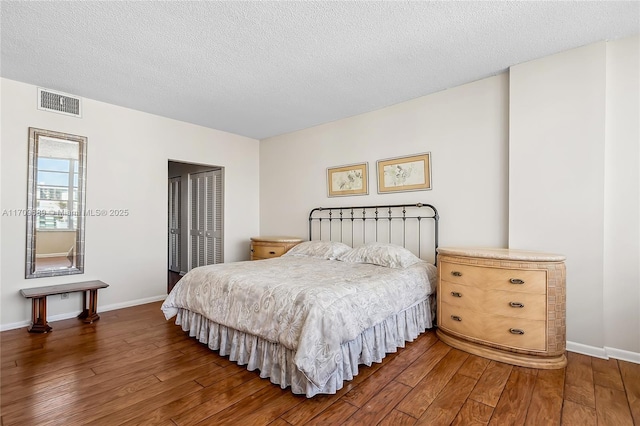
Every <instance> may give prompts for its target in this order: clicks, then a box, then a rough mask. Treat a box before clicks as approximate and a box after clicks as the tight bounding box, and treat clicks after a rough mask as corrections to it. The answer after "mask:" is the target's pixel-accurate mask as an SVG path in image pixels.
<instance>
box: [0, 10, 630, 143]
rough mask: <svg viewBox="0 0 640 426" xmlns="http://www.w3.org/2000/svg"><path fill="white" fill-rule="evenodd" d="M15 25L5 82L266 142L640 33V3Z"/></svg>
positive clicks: (46, 15) (8, 25)
mask: <svg viewBox="0 0 640 426" xmlns="http://www.w3.org/2000/svg"><path fill="white" fill-rule="evenodd" d="M1 18H2V20H1V35H2V38H1V46H2V56H1V60H0V75H2V77H5V78H9V79H13V80H18V81H23V82H26V83H31V84H34V85H37V86H40V87H45V88H49V89H53V90H60V91H63V92H67V93H71V94H75V95H78V96H82V97H86V98H91V99H96V100H100V101H103V102H108V103H111V104H115V105H121V106H124V107H128V108H133V109H137V110H141V111H146V112H150V113H153V114H158V115H161V116H165V117H171V118H174V119H178V120H182V121H186V122H190V123H195V124H200V125H203V126H207V127H211V128H215V129H219V130H224V131H228V132H232V133H237V134H241V135H246V136H250V137H253V138H257V139H262V138H265V137H269V136H273V135H278V134H282V133H287V132H290V131H294V130H298V129H302V128H307V127H311V126H314V125H317V124H321V123H325V122H329V121H333V120H337V119H340V118H344V117H349V116H353V115H356V114H360V113H363V112H367V111H372V110H375V109H379V108H382V107H385V106H389V105H392V104H395V103H399V102H403V101H406V100H409V99H413V98H416V97H419V96H423V95H426V94H429V93H433V92H436V91H440V90H443V89H446V88H449V87H453V86H457V85H460V84H463V83H467V82H470V81H474V80H477V79H480V78H484V77H487V76H490V75H494V74H497V73H500V72H502V71H504V70H506V69H507V68H508V67H509V66H511V65H514V64H518V63H521V62H525V61H529V60H532V59H536V58H540V57H543V56H547V55H549V54H552V53H556V52H560V51H563V50H567V49H571V48H574V47H578V46H582V45H585V44H589V43H593V42H597V41H601V40H613V39H617V38H621V37H625V36H630V35H633V34H637V33H638V32H639V30H640V3H639V2H637V1H633V2H610V1H596V2H593V1H591V2H575V1H573V2H500V1H491V2H488V1H477V2H457V1H456V2H454V1H451V2H426V1H424V2H204V1H201V2H176V1H173V2H119V1H118V2H30V1H2V9H1ZM34 96H35V94H34Z"/></svg>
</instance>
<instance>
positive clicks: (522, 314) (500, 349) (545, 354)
mask: <svg viewBox="0 0 640 426" xmlns="http://www.w3.org/2000/svg"><path fill="white" fill-rule="evenodd" d="M564 260H565V257H564V256H562V255H559V254H551V253H540V252H528V251H522V250H511V249H474V248H440V249H438V331H437V334H438V337H440V339H441V340H442V341H443V342H445V343H447V344H449V345H450V346H453V347H455V348H458V349H462V350H464V351H467V352H471V353H473V354H476V355H479V356H483V357H486V358H490V359H493V360H496V361H501V362H506V363H510V364H515V365H520V366H523V367H531V368H544V369H554V368H562V367H564V366H565V365H566V363H567V359H566V357H565V347H566V322H565V310H566V301H565V277H566V273H565V264H564Z"/></svg>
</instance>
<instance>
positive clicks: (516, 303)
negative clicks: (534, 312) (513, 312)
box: [509, 302, 524, 308]
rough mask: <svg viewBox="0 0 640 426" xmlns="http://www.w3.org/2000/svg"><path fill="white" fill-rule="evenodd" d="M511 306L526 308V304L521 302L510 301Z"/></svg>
mask: <svg viewBox="0 0 640 426" xmlns="http://www.w3.org/2000/svg"><path fill="white" fill-rule="evenodd" d="M509 306H511V307H512V308H524V304H523V303H520V302H509Z"/></svg>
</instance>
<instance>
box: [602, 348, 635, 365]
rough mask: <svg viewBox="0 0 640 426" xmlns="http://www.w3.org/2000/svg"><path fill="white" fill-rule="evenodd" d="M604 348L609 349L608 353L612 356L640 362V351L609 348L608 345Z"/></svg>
mask: <svg viewBox="0 0 640 426" xmlns="http://www.w3.org/2000/svg"><path fill="white" fill-rule="evenodd" d="M604 350H605V351H607V353H608V354H609V356H610V357H611V358H615V359H619V360H622V361H628V362H633V363H636V364H640V353H638V352H631V351H625V350H623V349H616V348H609V347H607V346H605V347H604Z"/></svg>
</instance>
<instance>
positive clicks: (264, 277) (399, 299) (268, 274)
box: [162, 256, 435, 388]
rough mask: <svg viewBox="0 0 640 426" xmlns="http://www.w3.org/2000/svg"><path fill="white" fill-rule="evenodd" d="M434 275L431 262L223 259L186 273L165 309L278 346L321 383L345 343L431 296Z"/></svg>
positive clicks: (327, 376) (330, 371)
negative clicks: (406, 264)
mask: <svg viewBox="0 0 640 426" xmlns="http://www.w3.org/2000/svg"><path fill="white" fill-rule="evenodd" d="M434 274H435V267H434V266H433V265H430V264H428V263H426V262H421V263H418V264H416V265H413V266H411V267H408V268H405V269H392V268H385V267H381V266H375V265H368V264H353V263H344V262H340V261H336V260H322V259H316V258H310V257H293V256H291V257H279V258H276V259H269V260H260V261H247V262H235V263H224V264H218V265H210V266H204V267H200V268H196V269H193V270H192V271H190V272H189V273H188V274H186V275H185V276H184V277H183V278H182V279H181V280H180V281H179V282H178V284H177V285H176V286H175V287H174V289H173V290H172V291H171V293H170V294H169V296H168V297H167V299H166V300H165V302H164V303H163V305H162V311H163V312H164V314H165V317H166V318H167V319H169V318H171V317H173V316H174V315H176V314H177V312H178V308H184V309H188V310H189V311H192V312H196V313H199V314H201V315H203V316H204V317H206V318H208V319H210V320H211V321H214V322H216V323H219V324H222V325H224V326H227V327H231V328H233V329H236V330H239V331H242V332H246V333H250V334H253V335H256V336H258V337H260V338H262V339H265V340H268V341H271V342H275V343H279V344H281V345H283V346H285V347H286V348H288V349H291V350H293V351H295V353H296V355H295V359H294V362H295V365H296V366H297V368H298V369H299V370H300V371H301V372H302V373H303V374H304V375H305V376H306V377H307V379H308V380H309V381H311V382H312V383H314V384H315V385H316V386H318V387H320V388H321V387H323V386H324V385H325V383H326V382H327V380H329V378H330V377H331V374H332V373H333V372H334V371H335V369H336V367H337V365H338V364H339V363H340V362H341V361H342V360H341V357H342V355H341V351H340V345H341V344H343V343H344V342H347V341H350V340H353V339H355V338H356V336H358V335H359V334H360V333H361V332H363V331H364V330H366V329H368V328H370V327H372V326H374V325H376V324H377V323H379V322H381V321H383V320H384V319H385V318H387V317H388V316H390V315H392V314H394V313H397V312H401V311H403V310H405V309H407V308H410V307H411V306H413V305H415V304H416V303H419V302H420V301H423V300H424V299H426V298H427V296H428V295H429V294H431V293H432V292H433V291H434V289H435V279H434V278H433V277H434V276H435V275H434ZM429 276H431V277H432V278H431V281H430V280H429Z"/></svg>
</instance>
